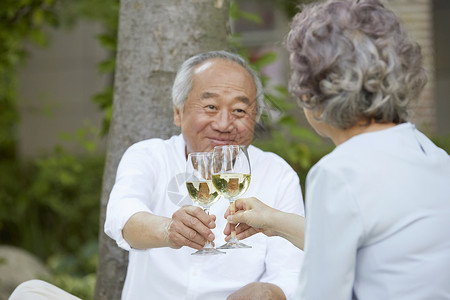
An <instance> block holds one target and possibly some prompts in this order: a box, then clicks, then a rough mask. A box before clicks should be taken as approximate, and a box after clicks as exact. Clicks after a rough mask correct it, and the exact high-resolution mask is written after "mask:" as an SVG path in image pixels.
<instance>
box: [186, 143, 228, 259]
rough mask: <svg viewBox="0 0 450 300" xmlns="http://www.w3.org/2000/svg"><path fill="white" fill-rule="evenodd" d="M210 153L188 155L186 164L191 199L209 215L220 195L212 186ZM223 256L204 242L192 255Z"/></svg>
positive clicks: (208, 243)
mask: <svg viewBox="0 0 450 300" xmlns="http://www.w3.org/2000/svg"><path fill="white" fill-rule="evenodd" d="M211 170H212V153H211V152H194V153H189V155H188V159H187V162H186V187H187V190H188V193H189V196H190V197H191V199H192V200H193V201H194V203H196V204H197V205H199V206H200V207H201V208H203V210H204V211H205V212H206V213H207V214H209V208H210V207H211V205H213V204H214V203H216V202H217V200H219V198H220V195H219V193H218V192H217V191H216V189H215V188H214V185H213V184H212V181H211V180H212V176H211ZM216 254H225V252H222V251H219V250H217V249H215V248H214V247H213V245H212V244H211V242H209V241H206V243H205V246H203V248H202V249H201V250H198V251H197V252H194V253H192V255H216Z"/></svg>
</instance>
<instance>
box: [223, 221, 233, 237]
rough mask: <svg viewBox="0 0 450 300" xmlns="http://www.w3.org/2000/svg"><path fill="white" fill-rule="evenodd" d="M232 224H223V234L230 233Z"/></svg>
mask: <svg viewBox="0 0 450 300" xmlns="http://www.w3.org/2000/svg"><path fill="white" fill-rule="evenodd" d="M233 227H234V225H231V224H230V223H227V225H225V229H224V230H223V234H225V235H230V234H231V230H232V229H233Z"/></svg>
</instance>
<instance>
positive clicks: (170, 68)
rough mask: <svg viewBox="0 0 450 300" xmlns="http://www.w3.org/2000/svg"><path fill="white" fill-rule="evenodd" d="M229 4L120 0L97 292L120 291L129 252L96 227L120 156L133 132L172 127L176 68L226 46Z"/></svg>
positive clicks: (101, 295) (115, 294) (111, 295)
mask: <svg viewBox="0 0 450 300" xmlns="http://www.w3.org/2000/svg"><path fill="white" fill-rule="evenodd" d="M228 9H229V0H122V1H121V3H120V14H119V38H118V53H117V61H116V66H117V67H116V75H115V84H114V104H113V111H114V112H113V118H112V123H111V128H110V132H109V136H108V145H107V151H106V164H105V170H104V174H103V187H102V196H101V213H100V234H99V262H98V269H97V283H96V288H95V296H94V297H95V299H97V300H103V299H104V300H114V299H120V298H121V292H122V287H123V283H124V280H125V275H126V269H127V264H128V253H127V252H126V251H123V250H121V249H119V248H118V246H117V245H116V243H115V242H114V241H113V240H111V239H110V238H109V237H108V236H106V235H105V234H104V231H103V225H104V222H105V213H106V204H107V201H108V198H109V194H110V192H111V189H112V186H113V184H114V181H115V176H116V169H117V166H118V164H119V161H120V159H121V157H122V155H123V153H124V152H125V150H126V149H127V148H128V147H129V146H130V145H131V144H133V143H135V142H137V141H139V140H143V139H148V138H156V137H158V138H168V137H170V136H172V135H173V134H177V133H179V130H178V129H177V128H176V127H175V126H174V125H173V106H172V99H171V87H172V83H173V80H174V78H175V74H176V71H177V69H178V67H179V66H180V64H181V63H182V62H183V61H184V60H185V59H187V58H188V57H190V56H192V55H195V54H197V53H200V52H204V51H209V50H222V49H226V48H227V36H228V28H229V26H228V21H229V18H228ZM174 276H177V275H176V274H174ZM148 280H149V281H150V280H151V279H150V278H149V279H148Z"/></svg>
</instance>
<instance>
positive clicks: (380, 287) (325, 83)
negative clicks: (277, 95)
mask: <svg viewBox="0 0 450 300" xmlns="http://www.w3.org/2000/svg"><path fill="white" fill-rule="evenodd" d="M286 44H287V48H288V50H289V51H290V64H291V68H292V75H291V80H290V91H291V93H292V94H293V95H295V96H297V97H298V99H299V104H300V106H301V107H303V109H304V111H305V114H306V117H307V119H308V121H309V123H310V124H311V126H312V127H313V128H314V129H315V130H316V131H317V132H318V133H319V134H320V135H322V136H325V137H328V138H330V139H331V140H332V141H333V142H334V143H335V144H336V148H335V149H334V150H333V151H332V152H331V153H330V154H328V155H326V156H325V157H323V158H322V159H321V160H320V161H319V162H318V163H317V164H316V165H315V166H314V167H313V168H312V169H311V171H310V172H309V174H308V176H307V181H306V232H305V237H306V239H305V257H304V265H303V269H302V275H301V277H300V287H299V291H298V295H299V299H308V300H309V299H320V300H321V299H325V300H328V299H333V300H339V299H377V300H378V299H385V300H386V299H395V300H399V299H408V300H411V299H433V300H435V299H450V271H449V270H450V157H449V155H448V154H447V153H446V152H445V151H443V150H442V149H440V148H438V147H437V146H436V145H434V144H433V143H432V142H431V141H430V140H429V139H428V138H427V137H426V136H425V135H424V134H422V133H421V132H419V131H418V130H417V129H416V128H415V126H414V125H413V124H411V123H408V118H409V116H410V112H411V109H412V108H414V104H415V102H416V100H417V99H418V97H419V94H420V92H421V91H422V88H423V86H424V85H425V83H426V75H425V72H424V69H423V67H422V55H421V52H420V48H419V46H418V45H417V44H415V43H412V42H411V41H410V40H409V39H408V37H407V34H406V32H405V31H404V29H403V28H402V26H401V24H400V23H399V20H398V18H397V17H396V16H395V14H394V13H393V12H392V11H391V10H389V9H387V8H386V7H385V6H384V5H383V4H382V3H381V1H378V0H359V1H358V0H331V1H327V2H323V3H319V4H313V5H310V6H307V7H305V8H304V9H303V11H302V12H301V13H299V14H297V15H296V16H295V18H294V20H293V22H292V26H291V31H290V33H289V35H288V37H287V43H286ZM236 206H237V209H240V210H241V211H239V212H237V213H236V215H234V216H233V217H231V216H228V215H226V216H228V217H229V220H230V221H231V222H233V223H239V222H241V223H246V225H245V224H241V225H240V227H241V228H240V230H238V233H239V235H238V237H239V238H244V237H246V236H249V235H251V234H254V233H255V232H263V233H265V234H266V235H280V236H283V237H285V238H287V239H289V240H290V241H291V242H292V243H294V244H295V245H297V246H298V247H303V219H302V218H301V217H299V216H296V215H292V214H285V213H282V212H280V211H276V210H274V209H272V208H270V207H267V206H266V205H264V204H263V203H261V202H260V201H258V200H257V199H255V198H250V199H240V200H238V201H237V202H236ZM238 229H239V228H238ZM227 230H228V229H227ZM226 233H227V232H226Z"/></svg>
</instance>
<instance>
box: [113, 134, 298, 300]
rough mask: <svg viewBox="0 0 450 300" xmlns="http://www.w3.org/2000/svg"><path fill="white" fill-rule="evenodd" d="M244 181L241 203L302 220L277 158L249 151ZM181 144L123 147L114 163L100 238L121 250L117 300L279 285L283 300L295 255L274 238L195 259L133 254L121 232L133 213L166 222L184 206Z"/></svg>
mask: <svg viewBox="0 0 450 300" xmlns="http://www.w3.org/2000/svg"><path fill="white" fill-rule="evenodd" d="M249 156H250V161H251V167H252V174H251V175H252V177H251V183H250V186H249V189H248V190H247V192H246V193H245V194H244V195H243V197H250V196H254V197H257V198H258V199H260V200H261V201H263V202H265V203H266V204H268V205H270V206H272V207H275V208H278V209H280V210H283V211H286V212H291V213H296V214H300V215H304V209H303V201H302V196H301V189H300V185H299V179H298V176H297V174H296V173H295V172H294V171H293V170H292V168H291V167H290V166H289V165H288V164H287V163H286V162H285V161H284V160H282V159H281V158H280V157H278V156H276V155H275V154H273V153H267V152H263V151H261V150H259V149H257V148H255V147H253V146H250V147H249ZM185 165H186V157H185V143H184V140H183V137H182V136H181V135H179V136H174V137H172V138H171V139H169V140H161V139H151V140H146V141H142V142H139V143H136V144H135V145H133V146H131V147H130V148H129V149H128V150H127V151H126V153H125V154H124V156H123V157H122V160H121V162H120V164H119V167H118V170H117V177H116V183H115V185H114V187H113V190H112V192H111V195H110V199H109V202H108V206H107V214H106V222H105V232H106V233H107V234H108V235H109V236H110V237H111V238H113V239H114V240H116V242H117V244H118V245H119V246H120V247H122V248H123V249H126V250H129V251H130V253H129V264H128V271H127V277H126V281H125V285H124V288H123V292H122V299H130V300H136V299H139V300H140V299H158V300H159V299H199V300H200V299H201V300H208V299H226V297H227V296H228V295H229V294H231V293H233V292H234V291H236V290H237V289H239V288H241V287H243V286H244V285H246V284H248V283H251V282H255V281H261V282H270V283H273V284H276V285H277V286H279V287H280V288H281V289H282V290H283V291H284V293H285V294H286V296H287V298H288V299H291V298H292V296H293V293H294V291H295V289H296V286H297V284H298V274H299V272H300V268H301V265H302V258H303V251H301V250H299V249H297V248H296V247H294V246H293V245H292V244H291V243H289V242H287V241H286V240H284V239H282V238H279V237H271V238H268V237H266V236H264V235H263V234H257V235H254V236H252V237H250V238H248V239H246V240H245V241H244V242H245V243H247V244H249V245H251V246H252V248H251V249H237V250H236V249H233V250H225V251H226V252H227V253H226V254H225V255H215V256H203V257H199V256H195V255H191V253H193V252H195V251H196V250H195V249H192V248H188V247H182V248H181V249H171V248H167V247H165V248H154V249H148V250H134V249H131V248H130V246H129V244H128V243H127V242H126V241H125V240H124V239H123V236H122V229H123V226H124V225H125V223H126V222H127V220H128V219H129V218H130V217H131V216H132V215H133V214H135V213H136V212H139V211H147V212H150V213H153V214H156V215H161V216H166V217H169V218H170V217H171V216H172V214H173V213H174V212H175V211H176V210H178V209H179V208H180V207H181V206H182V205H185V204H192V201H191V200H190V198H189V196H188V194H187V191H186V188H185V182H184V170H185ZM228 205H229V203H228V201H227V200H225V199H220V200H219V201H218V202H216V203H215V204H214V205H213V206H212V207H211V210H210V213H211V214H215V215H216V217H217V220H216V228H215V229H214V230H213V232H214V235H215V237H216V239H215V241H214V242H215V244H216V246H220V245H222V244H223V243H224V234H223V229H224V228H225V225H226V220H225V219H224V218H223V215H224V212H225V210H226V209H227V207H228Z"/></svg>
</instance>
